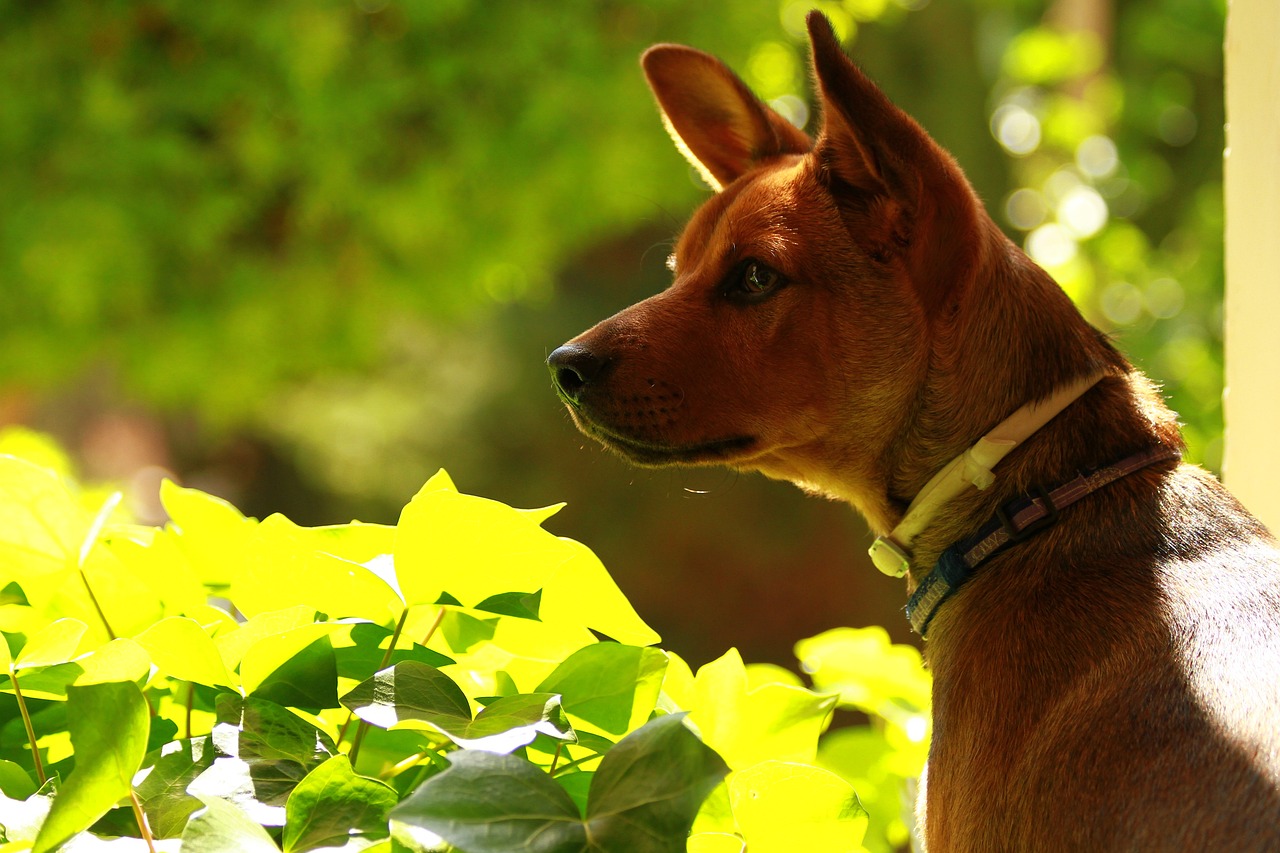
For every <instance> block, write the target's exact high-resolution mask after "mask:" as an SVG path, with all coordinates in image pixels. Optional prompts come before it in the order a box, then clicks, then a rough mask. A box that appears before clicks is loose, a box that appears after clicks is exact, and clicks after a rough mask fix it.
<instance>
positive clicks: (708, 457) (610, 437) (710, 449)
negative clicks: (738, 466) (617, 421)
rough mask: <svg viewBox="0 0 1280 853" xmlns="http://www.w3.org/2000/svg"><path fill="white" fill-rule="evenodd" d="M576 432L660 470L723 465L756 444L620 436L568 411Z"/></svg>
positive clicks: (741, 438)
mask: <svg viewBox="0 0 1280 853" xmlns="http://www.w3.org/2000/svg"><path fill="white" fill-rule="evenodd" d="M570 412H572V413H573V416H574V420H575V421H576V422H577V424H578V428H579V429H581V430H582V431H583V432H584V433H586V434H587V435H589V436H591V437H592V438H594V439H596V440H597V441H599V442H600V443H601V444H603V445H604V446H605V447H608V448H609V449H611V450H614V451H616V452H618V453H620V454H621V455H622V456H625V457H626V458H627V459H628V460H630V461H631V462H633V463H634V464H636V465H643V466H646V467H661V466H665V465H695V464H710V463H715V462H725V461H728V460H730V459H732V458H734V457H736V456H738V455H740V454H741V452H742V451H744V450H747V449H748V448H750V447H751V446H752V445H754V444H755V443H756V440H755V439H754V438H752V437H751V436H748V435H741V436H731V437H729V438H720V439H715V440H713V441H702V442H695V443H692V444H673V443H670V442H663V441H648V440H644V439H638V438H634V437H631V436H626V435H621V434H619V433H617V432H615V431H613V430H611V429H608V428H607V427H604V426H601V425H600V424H599V423H597V422H595V421H593V420H589V419H588V418H586V417H585V416H584V415H583V413H582V410H581V409H575V408H572V407H571V408H570Z"/></svg>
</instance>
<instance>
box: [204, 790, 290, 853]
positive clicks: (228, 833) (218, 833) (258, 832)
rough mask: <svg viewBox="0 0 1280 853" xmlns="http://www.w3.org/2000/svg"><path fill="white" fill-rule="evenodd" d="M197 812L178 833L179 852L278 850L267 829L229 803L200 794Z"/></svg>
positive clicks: (271, 852)
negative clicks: (200, 803)
mask: <svg viewBox="0 0 1280 853" xmlns="http://www.w3.org/2000/svg"><path fill="white" fill-rule="evenodd" d="M200 801H201V802H202V803H203V804H204V808H203V810H201V811H199V812H197V813H196V814H195V815H194V816H193V817H192V818H191V821H190V823H188V824H187V828H186V830H185V831H184V832H183V833H182V850H183V853H228V851H231V850H235V851H237V853H280V848H279V847H277V846H276V843H275V842H274V841H273V840H272V839H271V836H270V835H269V834H267V831H266V830H265V829H263V828H262V826H261V825H260V824H259V823H258V822H257V821H256V820H255V819H254V818H253V817H251V816H250V815H248V814H246V813H245V812H244V811H242V810H241V809H239V808H237V807H236V806H235V805H234V804H233V803H231V802H228V801H227V800H224V799H221V798H220V797H216V796H202V797H200Z"/></svg>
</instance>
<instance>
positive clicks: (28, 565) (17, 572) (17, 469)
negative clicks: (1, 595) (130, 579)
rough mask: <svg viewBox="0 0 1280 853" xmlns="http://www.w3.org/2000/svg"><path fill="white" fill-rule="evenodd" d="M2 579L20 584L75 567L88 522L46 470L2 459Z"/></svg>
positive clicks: (18, 460) (0, 462) (0, 534)
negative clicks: (34, 576)
mask: <svg viewBox="0 0 1280 853" xmlns="http://www.w3.org/2000/svg"><path fill="white" fill-rule="evenodd" d="M0 518H3V519H4V525H3V526H0V578H4V579H5V580H6V581H7V580H8V579H10V578H13V579H17V580H19V581H21V580H22V579H23V578H27V577H31V576H33V575H49V574H56V573H58V572H62V571H65V570H67V569H69V568H72V567H74V566H75V564H76V559H77V557H78V555H79V553H80V546H81V544H83V542H84V534H85V531H86V530H88V529H89V519H88V516H87V514H86V513H85V512H84V510H83V509H82V508H81V507H80V505H79V504H78V503H77V502H76V500H75V498H74V497H72V495H71V493H70V492H68V491H67V487H66V485H65V484H64V483H63V481H62V480H61V479H60V478H59V477H58V475H57V474H55V473H53V472H52V471H50V470H49V469H47V468H41V467H40V466H39V465H35V464H33V463H31V462H28V461H26V460H25V459H18V458H16V457H13V456H0Z"/></svg>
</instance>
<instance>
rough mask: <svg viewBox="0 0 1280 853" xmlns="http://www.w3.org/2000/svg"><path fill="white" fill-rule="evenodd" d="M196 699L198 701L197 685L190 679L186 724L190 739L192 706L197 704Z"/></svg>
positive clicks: (188, 683)
mask: <svg viewBox="0 0 1280 853" xmlns="http://www.w3.org/2000/svg"><path fill="white" fill-rule="evenodd" d="M195 701H196V686H195V684H194V683H193V682H190V681H188V682H187V708H186V725H187V739H188V740H189V739H190V738H191V706H192V705H194V704H195Z"/></svg>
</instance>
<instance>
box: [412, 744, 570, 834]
mask: <svg viewBox="0 0 1280 853" xmlns="http://www.w3.org/2000/svg"><path fill="white" fill-rule="evenodd" d="M390 817H391V820H393V821H399V822H401V823H405V824H409V825H410V826H415V827H419V828H421V829H426V830H428V831H430V832H433V833H435V834H437V835H439V836H440V837H441V838H443V839H444V840H446V841H448V842H449V843H450V844H452V845H453V846H455V847H457V848H459V849H461V850H466V851H467V853H510V851H512V850H521V851H524V853H577V851H585V850H587V849H588V847H587V836H586V826H585V825H584V824H583V822H582V817H581V816H580V815H579V814H578V807H577V806H575V805H574V804H573V800H572V799H570V798H569V795H568V794H567V793H565V791H564V789H562V788H561V787H560V786H559V785H557V784H556V783H555V781H553V780H552V778H551V777H550V776H548V775H547V774H546V773H545V772H544V771H542V770H540V769H539V768H537V767H535V766H534V765H533V764H531V763H529V762H528V761H526V760H524V759H523V758H517V757H516V756H513V755H501V754H498V753H493V752H484V751H479V750H462V751H460V752H455V753H452V754H451V755H450V756H449V769H448V770H445V771H444V772H443V773H439V774H437V775H435V776H432V777H431V778H430V779H428V780H427V781H426V782H424V783H422V784H421V785H420V786H418V789H417V790H416V791H414V792H413V793H412V794H410V795H409V796H408V797H407V798H405V800H404V801H403V802H401V803H400V805H398V806H396V807H395V808H394V809H392V810H391V814H390Z"/></svg>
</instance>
